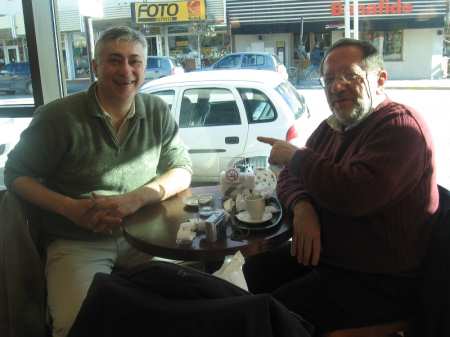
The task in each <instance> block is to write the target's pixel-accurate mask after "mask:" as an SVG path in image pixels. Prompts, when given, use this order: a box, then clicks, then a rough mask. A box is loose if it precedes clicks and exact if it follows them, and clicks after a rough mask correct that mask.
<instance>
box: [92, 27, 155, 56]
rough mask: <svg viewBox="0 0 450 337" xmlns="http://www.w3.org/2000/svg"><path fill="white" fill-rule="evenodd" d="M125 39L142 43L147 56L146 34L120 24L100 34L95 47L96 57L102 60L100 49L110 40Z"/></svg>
mask: <svg viewBox="0 0 450 337" xmlns="http://www.w3.org/2000/svg"><path fill="white" fill-rule="evenodd" d="M117 40H124V41H130V42H135V43H140V44H141V45H142V47H144V56H145V58H147V40H146V39H145V36H144V35H143V34H142V33H141V32H139V31H137V30H134V29H131V28H130V27H127V26H119V27H112V28H108V29H106V30H105V31H103V32H102V33H101V34H100V37H99V38H98V40H97V43H96V44H95V48H94V59H95V60H96V61H97V62H100V51H101V49H102V48H103V45H104V44H105V43H106V42H109V41H117Z"/></svg>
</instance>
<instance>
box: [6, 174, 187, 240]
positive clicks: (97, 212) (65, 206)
mask: <svg viewBox="0 0 450 337" xmlns="http://www.w3.org/2000/svg"><path fill="white" fill-rule="evenodd" d="M190 182H191V173H190V172H189V171H188V170H186V169H183V168H173V169H170V170H168V171H167V172H166V173H164V174H162V175H161V176H159V177H158V178H156V179H155V180H153V181H151V182H149V183H148V184H146V185H144V186H141V187H139V188H137V189H135V190H133V191H130V192H128V193H125V194H121V195H116V196H97V195H95V194H94V195H92V197H91V198H89V199H88V198H85V199H74V198H70V197H68V196H65V195H63V194H60V193H57V192H55V191H52V190H50V189H48V188H47V187H45V186H44V185H42V184H41V183H39V182H38V181H37V180H35V179H33V178H31V177H27V176H22V177H18V178H16V179H15V180H14V181H13V183H12V188H13V190H14V191H15V192H16V193H17V194H18V195H20V196H21V197H22V198H24V199H25V200H27V201H29V202H31V203H33V204H35V205H37V206H39V207H41V208H43V209H46V210H48V211H51V212H54V213H57V214H60V215H62V216H64V217H66V218H68V219H69V220H71V221H72V222H74V223H75V224H77V225H78V226H81V227H84V228H86V229H89V230H91V231H94V232H106V233H107V232H110V231H111V230H112V229H113V228H115V227H117V226H120V224H121V223H122V220H123V218H124V217H126V216H127V215H130V214H132V213H134V212H136V211H137V210H138V209H140V208H141V207H143V206H145V205H148V204H151V203H156V202H159V201H162V200H165V199H167V198H169V197H171V196H172V195H175V194H177V193H178V192H181V191H182V190H185V189H186V188H188V187H189V185H190Z"/></svg>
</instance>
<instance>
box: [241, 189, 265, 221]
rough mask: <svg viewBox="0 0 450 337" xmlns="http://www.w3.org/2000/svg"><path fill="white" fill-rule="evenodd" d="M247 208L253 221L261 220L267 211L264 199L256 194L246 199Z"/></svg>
mask: <svg viewBox="0 0 450 337" xmlns="http://www.w3.org/2000/svg"><path fill="white" fill-rule="evenodd" d="M245 208H246V209H247V212H248V214H250V218H251V219H252V220H261V219H262V217H263V214H264V211H265V209H266V202H265V200H264V197H262V196H261V195H255V194H253V195H249V196H247V197H245Z"/></svg>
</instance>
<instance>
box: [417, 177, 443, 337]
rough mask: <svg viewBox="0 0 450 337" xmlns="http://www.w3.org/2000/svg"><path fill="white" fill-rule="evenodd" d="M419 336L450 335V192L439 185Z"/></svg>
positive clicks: (425, 277)
mask: <svg viewBox="0 0 450 337" xmlns="http://www.w3.org/2000/svg"><path fill="white" fill-rule="evenodd" d="M423 272H424V283H423V288H422V305H421V306H420V308H419V309H420V313H419V315H418V321H419V322H418V324H417V327H415V329H417V330H418V332H419V333H418V334H417V336H427V337H428V336H430V337H431V336H432V337H444V336H450V323H449V322H448V319H447V317H448V316H449V314H450V192H449V191H448V190H447V189H445V188H444V187H442V186H439V217H438V219H437V221H436V223H435V227H434V230H433V235H432V237H431V240H430V245H429V249H428V252H427V256H426V258H425V261H424V270H423Z"/></svg>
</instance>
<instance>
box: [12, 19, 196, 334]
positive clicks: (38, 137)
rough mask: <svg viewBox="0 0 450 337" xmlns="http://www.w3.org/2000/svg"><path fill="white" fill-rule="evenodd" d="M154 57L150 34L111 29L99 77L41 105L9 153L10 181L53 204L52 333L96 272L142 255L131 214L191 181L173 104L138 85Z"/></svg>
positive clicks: (64, 325) (98, 60)
mask: <svg viewBox="0 0 450 337" xmlns="http://www.w3.org/2000/svg"><path fill="white" fill-rule="evenodd" d="M146 59H147V43H146V40H145V37H144V36H143V35H142V34H140V33H139V32H136V31H134V30H132V29H130V28H128V27H115V28H111V29H108V30H106V31H105V32H104V33H103V34H102V35H101V37H100V38H99V40H98V42H97V44H96V47H95V55H94V60H93V68H94V71H95V74H96V76H97V79H98V80H97V82H95V83H94V84H93V85H92V86H91V87H90V88H89V90H88V91H87V92H82V93H78V94H76V95H72V96H68V97H65V98H62V99H59V100H56V101H54V102H51V103H49V104H47V105H44V106H42V107H40V108H39V109H38V110H37V111H36V113H35V116H34V118H33V120H32V122H31V124H30V126H29V127H28V128H27V129H26V130H25V131H24V132H23V133H22V135H21V139H20V141H19V143H18V144H17V146H16V147H15V149H14V150H13V151H11V153H10V154H9V157H8V162H7V163H6V167H5V183H6V185H7V187H8V189H9V190H11V191H14V192H15V193H17V194H18V195H19V196H21V197H22V198H23V199H25V200H27V201H29V202H30V203H32V204H35V205H37V206H39V207H40V208H41V209H43V210H44V211H45V214H44V221H43V227H44V230H45V232H46V234H47V236H48V238H49V245H48V247H47V263H46V277H47V290H48V306H49V311H50V315H51V318H52V327H53V336H65V335H66V334H67V333H68V331H69V329H70V327H71V325H72V323H73V321H74V319H75V317H76V315H77V313H78V310H79V308H80V306H81V303H82V302H83V299H84V297H85V295H86V292H87V290H88V288H89V285H90V283H91V281H92V278H93V276H94V274H95V273H97V272H106V273H109V272H110V271H111V270H112V268H113V267H114V266H117V265H119V266H124V267H126V266H130V265H133V264H136V263H139V262H142V261H143V256H142V254H140V253H139V252H137V251H135V250H133V249H132V247H130V246H129V245H128V244H127V243H126V241H125V240H124V239H123V237H122V236H121V235H120V225H121V223H122V220H123V218H124V217H126V216H127V215H130V214H132V213H134V212H136V211H137V210H138V209H139V208H141V207H143V206H145V205H148V204H151V203H156V202H160V201H161V200H164V199H167V198H169V197H170V196H172V195H174V194H176V193H178V192H180V191H182V190H184V189H186V188H187V187H188V186H189V185H190V181H191V173H192V172H191V161H190V159H189V156H188V153H187V151H186V148H185V146H184V145H183V144H182V142H181V141H180V139H179V135H178V126H177V125H176V123H175V121H174V120H173V118H172V117H171V115H170V113H169V109H168V107H167V105H166V104H165V103H164V102H163V101H162V100H161V99H159V98H157V97H154V96H151V95H145V94H138V93H137V92H138V89H139V87H140V86H141V85H142V83H143V81H144V72H145V67H146ZM146 258H148V256H147V257H146Z"/></svg>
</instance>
